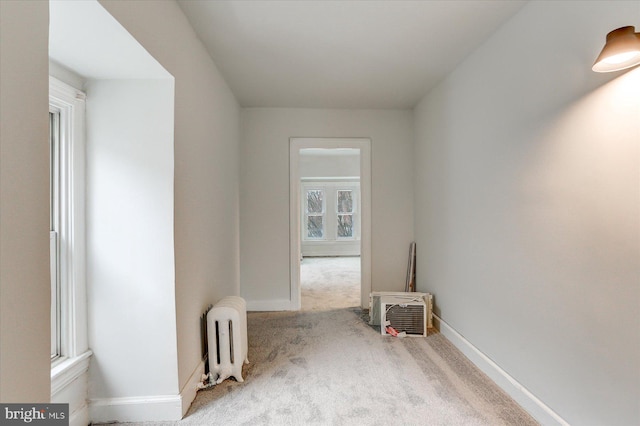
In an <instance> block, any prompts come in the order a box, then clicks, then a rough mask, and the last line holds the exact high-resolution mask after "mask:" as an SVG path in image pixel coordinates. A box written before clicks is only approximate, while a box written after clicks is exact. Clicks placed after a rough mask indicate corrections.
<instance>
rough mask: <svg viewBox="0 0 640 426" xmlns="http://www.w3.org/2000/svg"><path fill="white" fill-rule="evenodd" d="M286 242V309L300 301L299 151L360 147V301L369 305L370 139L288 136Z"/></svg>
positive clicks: (298, 306)
mask: <svg viewBox="0 0 640 426" xmlns="http://www.w3.org/2000/svg"><path fill="white" fill-rule="evenodd" d="M289 143H290V144H289V224H290V227H289V242H290V251H289V254H290V260H289V261H290V269H291V276H290V291H291V296H290V297H291V300H290V307H289V309H290V310H298V309H300V306H301V301H300V253H301V250H300V164H299V162H300V150H301V149H307V148H324V149H339V148H353V149H359V150H360V203H361V210H360V232H361V238H360V265H361V266H360V270H361V273H360V275H361V276H360V280H361V285H360V304H361V306H362V307H363V308H366V307H367V306H368V305H369V293H371V145H372V144H371V139H369V138H291V139H289Z"/></svg>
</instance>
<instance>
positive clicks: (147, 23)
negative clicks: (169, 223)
mask: <svg viewBox="0 0 640 426" xmlns="http://www.w3.org/2000/svg"><path fill="white" fill-rule="evenodd" d="M100 3H101V4H102V5H103V6H104V7H105V8H106V9H107V10H108V11H109V12H110V13H111V14H112V15H113V16H114V17H115V18H116V19H117V20H118V21H119V22H120V23H121V24H122V25H123V26H124V27H125V28H126V29H127V30H128V31H129V32H130V33H131V34H132V35H133V36H134V37H136V39H137V40H138V41H139V42H140V44H142V46H144V48H145V49H146V50H147V51H148V52H149V53H151V55H153V57H154V58H155V59H156V60H158V62H160V64H161V65H162V66H163V67H164V68H165V69H166V70H167V71H169V72H170V73H171V74H172V75H173V76H174V78H175V138H174V139H175V146H174V158H175V181H174V191H175V193H174V202H175V205H174V214H175V216H174V220H175V223H174V239H175V274H176V285H175V297H176V326H177V339H178V379H179V387H180V391H181V393H182V395H183V402H185V406H183V410H186V409H187V408H188V404H189V403H190V400H189V398H192V397H195V383H193V382H192V380H193V379H194V378H195V379H199V369H200V368H202V364H201V360H200V355H201V347H200V320H199V317H200V314H201V313H202V312H203V311H204V309H205V307H206V306H207V305H209V304H210V303H215V302H216V301H217V300H219V299H220V298H222V297H224V296H228V295H234V294H238V293H239V214H238V208H239V200H238V140H239V106H238V104H237V102H236V100H235V98H234V96H233V94H232V93H231V91H230V90H229V88H228V86H227V85H226V83H225V82H224V80H223V79H222V77H221V75H220V73H219V71H218V69H217V68H216V66H215V64H214V63H213V61H212V60H211V58H210V57H209V55H208V54H207V52H206V50H205V48H204V47H203V46H202V44H201V43H200V41H199V40H198V38H197V37H196V35H195V33H194V32H193V30H192V28H191V27H190V26H189V23H188V21H187V19H186V17H185V16H184V14H183V13H182V11H181V10H180V8H179V7H178V5H177V4H176V3H175V2H172V1H171V2H170V1H153V2H151V1H127V2H122V1H106V0H103V1H101V2H100ZM150 17H152V18H150ZM169 332H170V331H169ZM190 380H191V381H190ZM189 395H191V396H190V397H189Z"/></svg>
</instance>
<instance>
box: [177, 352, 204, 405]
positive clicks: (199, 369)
mask: <svg viewBox="0 0 640 426" xmlns="http://www.w3.org/2000/svg"><path fill="white" fill-rule="evenodd" d="M205 362H206V361H205V360H201V361H200V362H199V363H198V365H196V368H195V369H194V370H193V373H191V376H190V377H189V380H187V383H186V384H185V385H184V387H183V388H182V390H181V391H180V399H181V400H182V416H183V417H184V415H185V414H187V411H189V407H190V406H191V403H192V402H193V400H194V399H196V394H197V393H198V384H199V383H200V382H202V375H203V374H204V364H205Z"/></svg>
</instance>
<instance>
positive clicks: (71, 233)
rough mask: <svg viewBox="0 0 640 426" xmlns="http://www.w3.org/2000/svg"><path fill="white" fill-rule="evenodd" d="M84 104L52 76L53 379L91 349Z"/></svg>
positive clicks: (82, 97) (80, 96) (82, 96)
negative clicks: (55, 131) (55, 132)
mask: <svg viewBox="0 0 640 426" xmlns="http://www.w3.org/2000/svg"><path fill="white" fill-rule="evenodd" d="M85 100H86V95H85V94H84V93H83V92H82V91H80V90H78V89H76V88H74V87H72V86H69V85H67V84H65V83H63V82H61V81H59V80H57V79H55V78H53V77H49V111H50V112H54V113H55V114H58V115H59V140H58V152H57V155H58V158H57V163H58V168H59V169H58V171H57V173H52V175H53V176H57V179H58V182H56V183H55V186H56V187H57V192H58V193H57V194H55V195H56V198H57V203H55V202H54V203H52V204H53V205H52V206H51V207H52V208H51V217H52V224H53V225H55V227H57V229H55V231H56V233H57V258H58V262H57V265H58V267H57V268H56V270H57V276H58V277H57V278H58V279H57V282H58V289H57V290H56V291H54V289H53V284H52V297H53V296H54V295H57V296H58V301H59V303H58V305H57V306H58V309H59V317H58V318H59V323H58V327H57V330H58V332H59V335H58V351H57V352H58V353H57V354H55V356H54V354H52V359H51V367H52V376H53V375H54V372H55V373H56V374H59V372H60V371H59V370H60V368H57V367H62V366H64V364H65V361H66V360H71V359H74V358H77V357H79V356H81V355H84V356H86V355H85V353H86V352H87V348H88V338H87V301H86V260H85V259H86V254H85V251H86V248H85V189H84V186H85ZM54 192H55V191H54ZM56 204H57V205H56ZM55 222H57V223H55ZM50 238H51V237H50ZM52 261H53V259H52ZM53 269H54V268H53V267H52V270H53ZM52 282H53V280H52ZM52 306H53V303H52ZM52 318H53V315H52ZM52 332H53V327H52ZM52 337H53V336H52ZM52 348H53V338H52Z"/></svg>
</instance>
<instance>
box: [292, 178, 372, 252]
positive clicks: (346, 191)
mask: <svg viewBox="0 0 640 426" xmlns="http://www.w3.org/2000/svg"><path fill="white" fill-rule="evenodd" d="M301 189H302V193H301V195H302V197H301V200H302V205H301V213H302V214H301V219H302V226H301V228H302V229H301V233H302V240H303V241H307V242H310V243H312V244H325V243H329V242H338V243H346V242H347V241H357V240H359V238H360V230H359V223H358V206H359V204H358V203H359V194H360V185H359V182H357V181H353V182H351V181H345V180H343V179H340V180H337V179H336V178H324V179H323V178H314V179H313V180H309V181H303V182H302V185H301Z"/></svg>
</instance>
